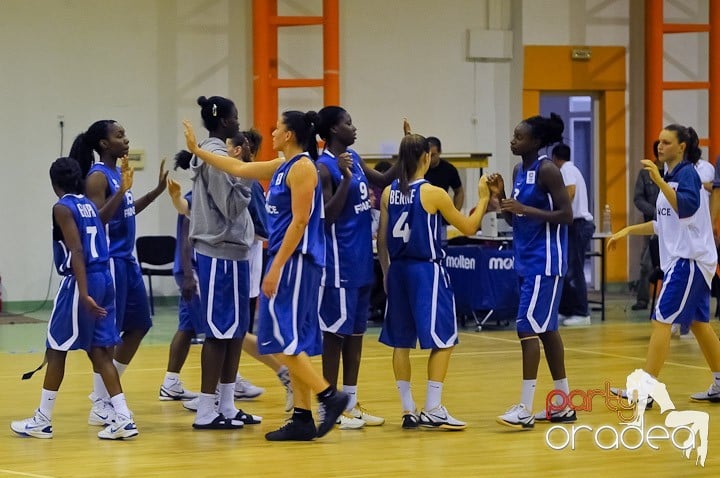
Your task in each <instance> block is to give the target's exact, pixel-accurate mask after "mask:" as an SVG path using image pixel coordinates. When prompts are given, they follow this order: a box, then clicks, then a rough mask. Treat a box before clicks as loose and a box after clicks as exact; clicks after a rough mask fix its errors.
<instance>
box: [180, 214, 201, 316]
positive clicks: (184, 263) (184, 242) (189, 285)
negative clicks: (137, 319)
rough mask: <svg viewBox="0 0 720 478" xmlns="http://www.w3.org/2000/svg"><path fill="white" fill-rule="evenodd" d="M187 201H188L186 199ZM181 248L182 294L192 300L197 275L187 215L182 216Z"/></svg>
mask: <svg viewBox="0 0 720 478" xmlns="http://www.w3.org/2000/svg"><path fill="white" fill-rule="evenodd" d="M185 202H186V203H187V201H185ZM177 247H179V248H180V265H181V268H182V273H183V281H182V287H181V294H182V298H183V300H185V301H186V302H190V301H191V300H192V298H193V296H194V295H195V289H196V287H197V285H196V283H195V275H194V274H193V267H192V245H191V244H190V220H189V219H188V218H187V217H185V216H184V217H183V218H182V225H181V226H180V237H178V245H177Z"/></svg>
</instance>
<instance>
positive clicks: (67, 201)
mask: <svg viewBox="0 0 720 478" xmlns="http://www.w3.org/2000/svg"><path fill="white" fill-rule="evenodd" d="M57 204H60V205H61V206H65V207H66V208H68V209H69V210H70V212H71V213H72V215H73V219H75V225H76V226H77V229H78V233H79V234H80V243H81V245H82V248H83V256H84V257H83V261H84V262H85V267H86V268H87V269H88V271H93V270H97V269H101V268H103V267H107V262H108V259H109V254H108V247H107V239H106V238H105V230H104V228H103V224H102V221H100V214H99V213H98V210H97V208H96V207H95V204H93V202H92V201H90V200H89V199H88V198H86V197H85V196H83V195H75V194H66V195H65V196H63V197H61V198H60V199H59V200H58V202H57V203H56V205H57ZM53 259H54V261H55V268H56V269H57V271H58V274H60V275H64V276H67V275H72V274H73V270H72V264H71V262H70V259H71V254H70V251H69V250H68V247H67V244H65V238H64V237H63V234H62V230H61V229H60V226H59V225H58V224H57V222H56V221H55V215H53Z"/></svg>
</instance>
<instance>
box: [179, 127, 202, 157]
mask: <svg viewBox="0 0 720 478" xmlns="http://www.w3.org/2000/svg"><path fill="white" fill-rule="evenodd" d="M183 130H184V132H185V144H186V145H187V148H188V150H189V151H190V152H191V153H194V152H196V151H197V150H198V149H200V147H199V146H198V144H197V139H196V138H195V130H193V127H192V123H191V122H190V120H183Z"/></svg>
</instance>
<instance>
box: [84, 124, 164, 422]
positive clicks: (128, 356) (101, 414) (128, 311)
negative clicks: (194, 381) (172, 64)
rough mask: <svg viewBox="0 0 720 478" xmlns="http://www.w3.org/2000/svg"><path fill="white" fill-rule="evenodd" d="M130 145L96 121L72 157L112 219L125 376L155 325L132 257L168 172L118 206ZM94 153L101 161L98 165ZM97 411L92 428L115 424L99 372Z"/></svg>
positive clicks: (121, 133)
mask: <svg viewBox="0 0 720 478" xmlns="http://www.w3.org/2000/svg"><path fill="white" fill-rule="evenodd" d="M128 151H129V141H128V138H127V136H126V135H125V128H123V127H122V126H121V125H120V124H118V123H117V122H115V121H111V120H100V121H96V122H95V123H93V124H92V125H90V127H89V128H88V130H87V131H86V132H84V133H81V134H79V135H78V136H77V137H76V138H75V141H74V142H73V145H72V147H71V149H70V157H72V158H74V159H76V160H77V161H78V162H79V163H80V168H81V169H82V171H83V174H84V175H87V178H86V180H85V191H86V195H87V197H88V199H90V200H91V201H92V202H93V203H95V206H96V207H97V208H98V209H100V212H101V214H103V213H104V210H105V206H106V203H108V204H107V206H108V209H109V210H110V214H112V219H110V222H109V223H108V225H107V228H108V241H109V245H110V273H111V275H112V277H113V282H114V284H115V306H116V322H115V324H116V326H117V329H118V332H119V333H120V334H121V338H122V342H121V343H120V344H118V346H117V347H116V348H115V358H114V360H113V363H114V364H115V367H116V368H117V370H118V374H119V375H120V376H122V374H123V372H124V371H125V369H126V368H127V366H128V364H130V361H131V360H132V358H133V356H134V355H135V352H137V349H138V347H139V346H140V342H141V341H142V339H143V337H144V336H145V334H146V333H147V331H148V330H149V329H150V327H152V320H151V319H150V309H149V305H148V300H147V292H146V290H145V282H144V281H143V277H142V272H141V271H140V266H139V265H138V263H137V260H136V259H135V257H134V256H133V251H134V250H135V215H136V214H140V213H141V212H142V211H143V210H144V209H145V208H146V207H148V206H149V205H150V203H152V202H153V201H154V200H155V199H156V198H157V197H158V196H159V195H160V194H161V193H162V192H163V191H164V190H165V179H166V178H167V172H166V171H165V161H164V160H163V161H162V162H161V163H160V174H159V177H158V183H157V186H156V187H155V188H154V189H153V190H152V191H150V192H149V193H147V194H145V195H144V196H142V197H140V198H139V199H138V200H137V201H136V200H135V199H134V196H133V193H132V191H130V190H128V191H126V192H125V195H124V196H123V198H122V201H121V204H120V205H119V206H118V207H116V208H115V206H116V205H115V204H114V202H111V201H109V200H110V198H111V197H113V195H115V193H116V192H117V190H118V188H119V187H120V170H119V169H118V167H117V161H118V159H119V158H122V157H123V156H125V155H127V153H128ZM94 153H97V154H98V155H99V157H100V161H99V162H97V163H95V157H94ZM89 398H90V400H91V401H92V402H93V407H92V409H91V410H90V415H89V416H88V423H89V424H91V425H109V424H111V423H112V422H113V409H112V407H111V406H110V402H109V396H108V391H107V390H105V386H104V385H103V381H102V377H100V374H99V373H97V371H96V373H94V374H93V392H92V393H91V394H90V397H89Z"/></svg>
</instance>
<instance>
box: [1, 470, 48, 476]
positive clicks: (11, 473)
mask: <svg viewBox="0 0 720 478" xmlns="http://www.w3.org/2000/svg"><path fill="white" fill-rule="evenodd" d="M0 473H6V474H8V475H15V476H29V477H31V478H53V477H52V476H50V475H36V474H35V473H25V472H22V471H13V470H6V469H5V468H0Z"/></svg>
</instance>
